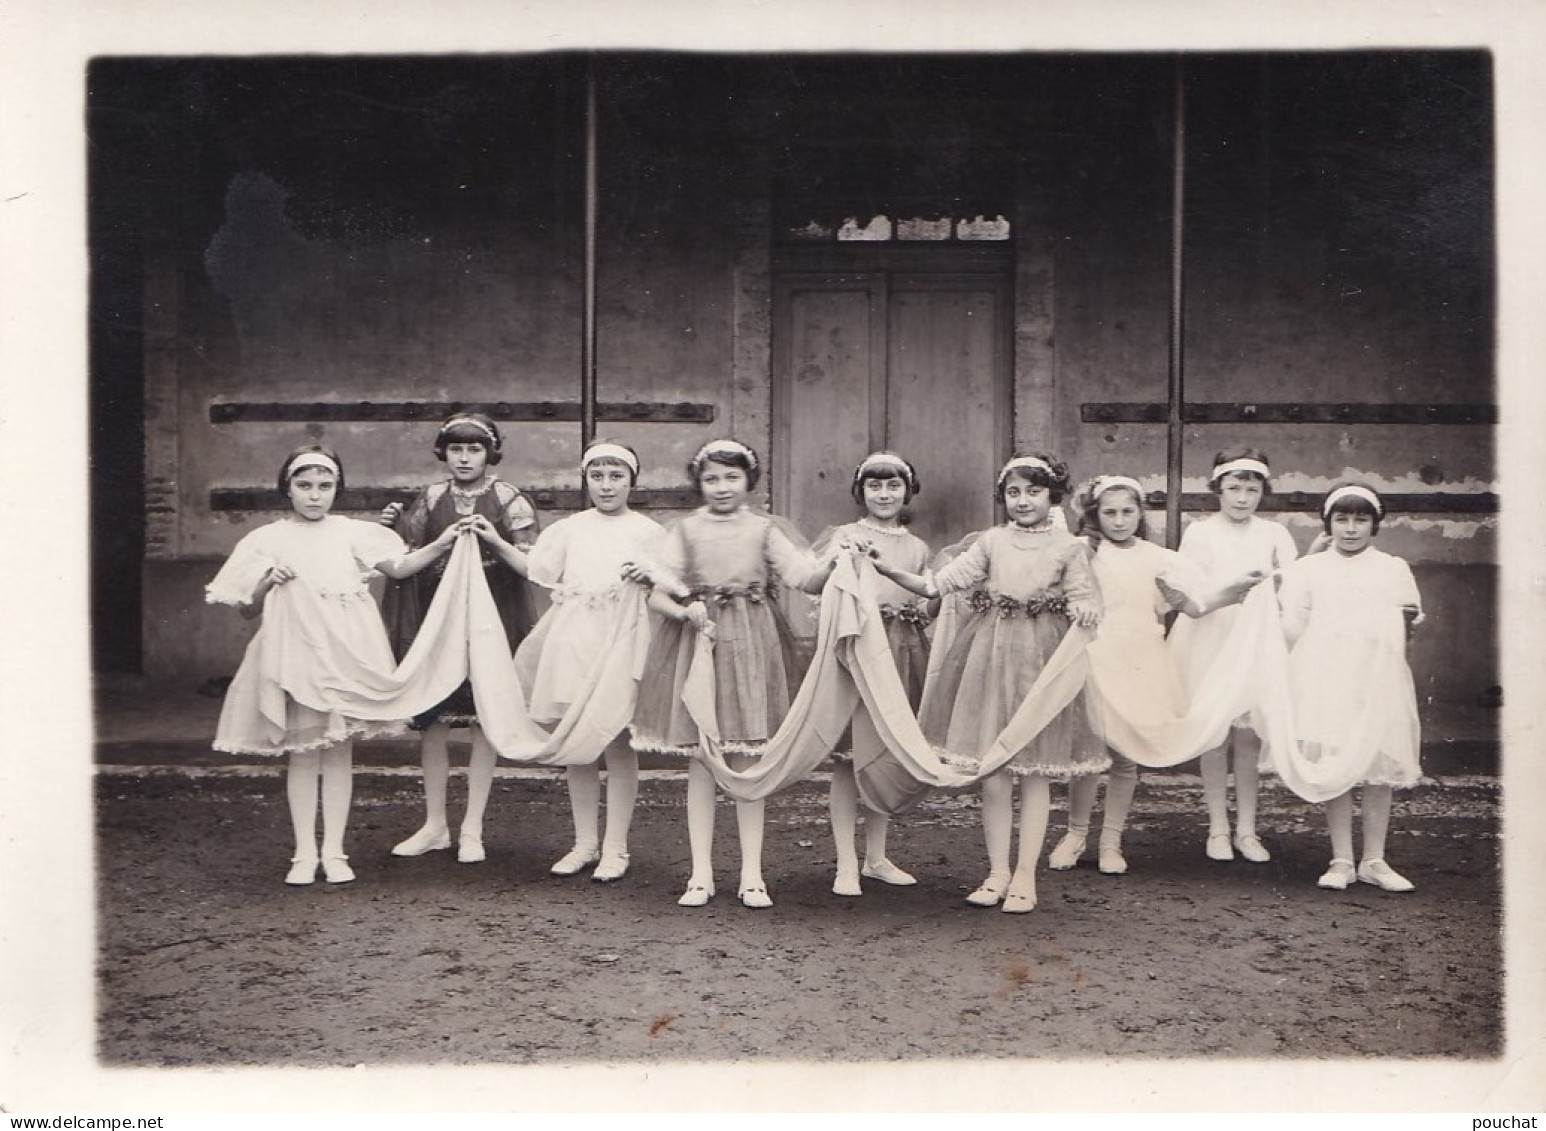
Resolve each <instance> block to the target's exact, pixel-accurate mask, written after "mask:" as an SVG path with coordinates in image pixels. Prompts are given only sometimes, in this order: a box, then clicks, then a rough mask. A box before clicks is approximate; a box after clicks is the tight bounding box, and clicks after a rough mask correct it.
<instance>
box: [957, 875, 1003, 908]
mask: <svg viewBox="0 0 1546 1131" xmlns="http://www.w3.org/2000/svg"><path fill="white" fill-rule="evenodd" d="M1008 886H1009V877H1008V876H1007V875H1005V874H1004V873H1002V872H989V873H988V878H987V879H985V880H983V881H982V886H981V887H979V888H978V889H977V890H976V891H974V892H972V894H971V895H969V896H967V897H966V902H967V903H970V904H971V905H972V906H973V907H995V906H997V905H998V904H1000V903H1002V902H1003V901H1004V889H1005V888H1007V887H1008Z"/></svg>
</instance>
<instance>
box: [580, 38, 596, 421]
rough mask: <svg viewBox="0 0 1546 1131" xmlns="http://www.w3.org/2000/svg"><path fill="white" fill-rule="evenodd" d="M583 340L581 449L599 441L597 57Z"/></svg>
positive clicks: (589, 102)
mask: <svg viewBox="0 0 1546 1131" xmlns="http://www.w3.org/2000/svg"><path fill="white" fill-rule="evenodd" d="M581 319H582V325H581V338H580V343H581V344H580V448H581V450H582V451H583V450H584V448H585V446H586V445H587V444H589V443H590V442H591V441H592V440H593V439H595V437H596V57H595V55H594V54H592V55H591V56H590V58H589V59H588V60H587V61H586V65H585V267H584V302H583V311H582V314H581Z"/></svg>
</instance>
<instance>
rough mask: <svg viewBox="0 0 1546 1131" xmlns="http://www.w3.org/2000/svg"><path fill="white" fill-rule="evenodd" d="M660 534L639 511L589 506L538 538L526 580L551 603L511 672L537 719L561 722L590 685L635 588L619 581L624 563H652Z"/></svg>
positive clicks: (657, 526) (660, 529) (518, 651)
mask: <svg viewBox="0 0 1546 1131" xmlns="http://www.w3.org/2000/svg"><path fill="white" fill-rule="evenodd" d="M665 533H666V532H665V529H664V528H663V527H662V526H661V525H660V524H659V523H658V522H656V521H655V520H654V519H652V518H648V517H646V516H645V515H642V514H639V513H638V512H637V511H624V512H622V513H621V514H616V515H607V514H603V513H601V512H600V511H598V510H594V509H592V510H585V511H581V512H580V513H579V514H575V515H570V516H569V517H568V518H562V519H559V520H558V521H557V522H555V523H554V524H553V525H552V526H550V527H548V528H547V529H546V530H544V531H543V532H542V534H541V536H540V537H539V538H538V539H537V544H536V545H535V546H534V547H533V548H532V551H531V556H530V558H529V559H528V563H527V578H528V579H529V580H530V581H531V582H532V584H534V585H541V586H542V587H543V588H545V589H548V590H549V591H550V596H551V599H552V605H551V606H550V607H549V609H548V611H547V613H546V614H544V616H543V617H542V619H541V620H540V621H539V622H538V623H537V627H536V628H535V629H533V630H532V633H531V635H529V636H528V637H526V639H525V640H523V641H521V644H520V647H518V648H517V649H516V653H515V668H516V675H517V676H518V677H519V679H520V681H521V687H522V688H523V689H524V690H525V692H526V698H527V705H528V707H529V709H530V711H531V714H532V717H533V718H534V719H536V720H537V721H538V722H541V723H545V724H551V723H555V722H557V721H558V720H559V719H561V718H563V716H564V714H565V712H566V711H568V710H569V708H570V706H571V705H572V702H573V699H574V695H575V693H576V692H578V691H580V690H581V689H582V688H584V687H586V686H588V685H589V677H590V673H591V672H592V671H593V670H594V669H595V667H596V662H597V657H598V655H599V654H600V653H601V651H602V650H603V649H605V648H606V647H608V644H609V642H610V641H612V640H615V639H616V638H617V620H618V618H619V617H620V616H621V615H622V613H623V610H624V608H625V606H624V604H623V602H622V600H621V597H622V595H623V593H624V592H625V591H626V589H627V588H628V587H630V586H632V585H634V584H635V583H634V582H631V581H625V580H623V577H622V569H623V565H624V563H626V562H636V563H638V564H640V565H649V564H652V563H654V562H655V560H656V559H657V558H658V556H659V553H660V544H661V542H662V541H663V540H664V538H665Z"/></svg>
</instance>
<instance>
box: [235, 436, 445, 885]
mask: <svg viewBox="0 0 1546 1131" xmlns="http://www.w3.org/2000/svg"><path fill="white" fill-rule="evenodd" d="M343 485H344V472H343V465H342V464H341V463H340V462H339V459H338V456H337V455H336V454H335V453H334V452H332V451H331V450H329V449H327V448H323V447H320V446H317V445H309V446H307V447H303V448H298V449H296V451H294V452H292V453H291V454H290V456H289V457H288V458H287V459H286V460H285V462H284V463H283V464H282V465H281V466H280V469H279V480H278V487H279V494H280V495H281V496H283V497H284V498H286V499H288V500H289V503H290V506H291V509H292V510H293V512H294V513H293V514H291V515H290V516H288V517H286V518H283V519H280V520H279V521H277V522H272V523H270V524H269V525H267V526H263V527H260V528H259V529H257V530H254V531H253V532H252V533H250V534H248V535H246V536H245V537H244V538H242V540H241V541H239V542H238V543H237V544H236V547H235V549H233V550H232V551H231V556H230V557H229V558H227V559H226V562H225V564H224V565H223V566H221V568H220V571H219V572H218V573H217V574H216V575H215V578H214V580H213V581H211V582H210V583H209V585H208V587H207V588H206V590H205V599H206V600H208V601H209V602H210V603H212V604H223V605H234V606H235V607H236V608H237V609H238V610H239V611H240V612H241V614H242V615H243V616H244V617H249V618H251V617H257V616H259V615H261V614H262V612H263V609H264V606H265V603H266V602H267V599H268V596H269V594H270V593H271V592H272V591H273V590H275V589H276V588H278V587H280V586H300V587H303V588H304V589H305V590H307V591H308V595H309V596H311V597H313V598H315V599H314V600H313V602H312V607H311V608H310V610H309V615H310V616H312V617H314V618H315V623H314V624H312V625H309V626H308V627H309V628H311V629H313V630H320V631H317V632H314V634H313V637H312V638H310V639H303V638H301V634H299V633H296V634H286V633H282V632H278V631H277V630H273V629H272V626H271V624H270V622H269V619H268V618H264V620H263V622H262V623H261V624H260V625H259V627H258V631H257V635H255V636H254V637H253V638H252V641H251V643H249V644H248V645H247V651H246V654H245V655H244V656H243V657H242V663H241V667H240V668H239V669H238V670H237V672H236V675H235V677H234V678H233V679H232V680H231V686H230V687H229V689H227V691H226V696H225V703H224V705H223V706H222V708H221V711H220V722H219V725H218V726H217V727H216V730H215V743H214V746H215V749H216V750H223V751H227V752H229V753H234V754H266V755H271V756H278V755H281V754H286V755H289V759H290V765H289V770H288V773H287V777H286V793H287V795H288V798H289V804H290V822H291V825H292V827H293V829H294V832H295V852H294V854H293V855H292V857H291V866H290V871H289V874H288V875H287V876H286V877H285V883H287V884H298V885H299V884H310V883H313V882H314V881H315V880H316V876H317V866H318V863H319V862H320V864H321V866H322V870H323V874H324V875H325V876H326V878H327V880H328V882H329V883H335V884H341V883H348V882H349V881H350V880H352V879H354V872H353V870H352V869H351V868H350V867H349V863H348V857H347V856H346V855H345V853H344V829H345V826H346V825H347V823H348V818H349V803H350V799H351V796H352V793H353V758H354V740H355V739H356V738H361V737H371V736H374V735H380V734H396V733H400V732H401V731H402V730H403V726H404V724H403V723H402V722H396V723H380V722H368V721H365V720H363V719H356V718H350V717H347V716H344V715H341V714H338V713H336V712H329V711H322V710H317V709H315V708H313V707H309V706H307V705H306V704H304V703H301V702H298V701H297V700H296V699H295V697H294V696H293V695H291V694H290V690H289V688H287V686H286V675H287V674H291V673H294V674H296V675H298V677H299V678H298V679H296V680H294V681H293V682H292V683H291V686H294V685H295V683H299V682H305V683H307V684H308V685H312V684H316V685H326V684H331V685H333V686H343V687H347V686H348V685H349V683H350V682H351V677H350V675H349V672H350V671H351V669H355V668H358V667H360V666H361V665H364V666H365V667H366V668H367V669H369V670H371V671H379V672H388V673H389V672H391V671H392V670H393V668H394V666H395V665H394V663H393V659H392V646H391V644H390V643H389V641H388V640H387V634H386V629H385V628H384V627H383V626H382V623H381V614H380V613H379V611H378V610H377V608H376V602H375V600H374V599H373V598H372V597H371V594H370V589H369V588H368V584H367V583H368V581H369V579H370V577H371V575H372V573H373V572H376V573H382V574H385V575H386V576H388V577H393V578H402V577H409V576H411V575H412V574H415V573H417V572H419V571H420V570H422V569H423V568H424V567H426V566H428V565H429V564H430V563H431V562H433V561H435V560H436V559H437V558H439V557H441V555H443V554H445V553H446V552H447V551H448V550H450V548H451V546H452V545H453V543H455V541H456V539H457V537H458V536H459V535H460V534H461V533H462V529H463V528H462V526H461V525H453V526H448V527H447V528H446V529H445V530H443V531H441V532H440V534H439V535H438V536H437V537H436V538H435V539H434V540H433V541H432V542H430V543H429V544H428V545H426V546H424V547H422V548H421V549H418V550H415V551H414V552H412V553H409V552H408V548H407V546H405V545H404V544H403V540H402V539H401V538H399V537H398V536H397V535H396V534H395V533H393V532H392V531H391V530H388V529H387V528H386V527H384V526H382V525H380V524H379V523H376V522H361V521H360V520H358V519H352V518H343V517H341V516H339V515H332V514H329V513H328V512H329V511H330V510H331V509H332V506H333V502H334V500H335V499H336V498H337V495H338V491H339V490H340V489H342V487H343ZM319 782H320V784H321V793H322V845H321V851H320V853H319V851H318V846H317V829H316V824H317V792H318V783H319Z"/></svg>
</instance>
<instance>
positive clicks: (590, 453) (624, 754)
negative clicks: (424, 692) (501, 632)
mask: <svg viewBox="0 0 1546 1131" xmlns="http://www.w3.org/2000/svg"><path fill="white" fill-rule="evenodd" d="M580 475H581V477H582V478H583V479H584V481H585V491H586V494H587V495H588V496H589V498H590V502H591V506H590V508H589V509H587V510H583V511H581V512H580V513H579V514H576V515H571V516H570V517H568V518H565V519H560V520H559V521H558V522H555V523H554V524H553V525H552V526H550V527H548V528H547V529H546V530H544V531H543V532H542V534H541V536H540V537H539V538H538V539H537V544H536V546H535V547H533V549H532V551H531V555H530V557H529V558H528V559H527V577H528V578H529V579H530V580H531V581H532V582H533V583H535V584H537V585H541V586H543V587H544V588H546V589H548V590H549V591H550V592H551V595H552V601H553V603H552V606H551V607H550V608H549V609H548V611H547V613H546V614H545V615H544V616H543V618H542V619H541V620H540V621H539V622H538V623H537V627H536V628H535V629H533V630H532V633H531V635H530V636H528V637H527V638H526V639H525V640H524V641H522V642H521V646H520V647H519V648H518V649H517V650H516V653H515V666H516V672H517V675H518V676H519V677H520V680H521V686H522V687H523V688H524V689H525V691H526V698H527V705H528V708H529V709H530V711H531V715H532V718H533V719H534V720H536V721H537V722H539V723H543V724H553V723H557V722H558V721H559V720H560V719H562V718H563V717H564V715H565V713H566V712H567V711H568V710H569V708H570V707H571V705H572V704H573V701H574V698H575V696H576V695H580V694H583V693H584V691H585V689H586V688H587V687H588V686H589V685H590V684H591V682H592V680H591V673H592V671H593V670H594V669H595V667H596V661H597V657H598V656H599V655H600V654H601V653H602V652H603V651H604V650H605V649H606V648H607V647H608V645H609V642H611V641H613V640H615V639H616V638H617V636H618V632H617V624H616V622H617V620H618V618H619V617H621V616H623V615H625V613H624V608H625V606H624V604H623V602H622V601H621V600H620V598H621V596H622V594H623V590H624V587H626V586H629V585H632V584H635V583H639V584H645V585H648V584H650V582H651V574H650V570H649V565H648V563H650V562H651V561H653V560H654V558H655V556H656V554H657V553H658V552H659V549H660V542H661V539H662V538H663V537H664V536H665V531H664V530H663V529H662V528H661V526H660V524H659V523H657V522H655V520H654V519H651V518H646V517H645V516H644V515H642V514H639V513H638V512H637V511H633V510H630V509H629V507H628V495H629V492H631V491H632V490H633V486H634V484H635V483H636V482H637V481H638V477H639V456H638V453H636V452H635V451H634V450H633V449H632V448H629V447H626V446H624V445H622V444H619V443H616V442H615V441H611V440H598V441H596V442H594V443H592V444H591V445H590V447H588V448H586V449H585V452H584V454H583V455H582V456H581V457H580ZM632 690H633V691H634V692H636V691H637V687H635V688H633V689H632ZM604 757H605V759H606V765H607V820H606V834H605V836H603V837H602V838H601V840H600V841H599V842H598V840H597V837H596V827H597V822H598V820H599V818H600V814H601V766H600V762H599V761H597V762H592V763H591V764H589V765H584V766H569V767H567V768H566V769H565V771H564V775H565V777H566V778H567V780H568V785H569V807H570V810H571V811H572V813H573V814H574V844H573V847H571V848H570V850H569V851H568V852H567V853H566V854H565V855H564V856H563V858H562V859H560V860H559V861H558V862H557V863H556V864H554V865H553V867H552V868H551V869H550V870H551V871H552V873H553V874H554V875H557V876H572V875H575V874H577V873H579V872H581V871H583V870H585V869H586V868H588V867H590V865H592V864H595V865H596V867H595V870H594V871H592V872H591V879H593V880H597V881H600V882H602V883H606V882H608V881H611V880H618V879H621V878H622V877H623V875H624V874H625V873H626V872H627V871H628V829H629V825H630V823H631V822H632V819H633V807H634V800H635V798H636V797H637V796H638V792H639V759H638V756H637V755H636V754H635V753H634V752H633V750H632V749H631V748H630V747H628V746H627V745H626V744H622V743H616V742H614V743H612V744H611V745H609V746H608V747H607V748H606V753H605V755H604ZM598 861H599V863H598Z"/></svg>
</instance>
